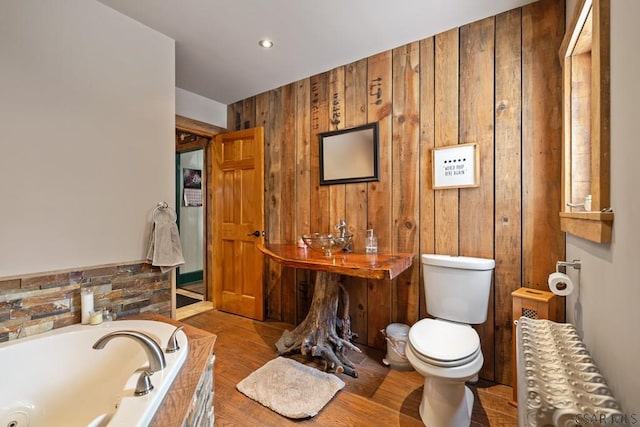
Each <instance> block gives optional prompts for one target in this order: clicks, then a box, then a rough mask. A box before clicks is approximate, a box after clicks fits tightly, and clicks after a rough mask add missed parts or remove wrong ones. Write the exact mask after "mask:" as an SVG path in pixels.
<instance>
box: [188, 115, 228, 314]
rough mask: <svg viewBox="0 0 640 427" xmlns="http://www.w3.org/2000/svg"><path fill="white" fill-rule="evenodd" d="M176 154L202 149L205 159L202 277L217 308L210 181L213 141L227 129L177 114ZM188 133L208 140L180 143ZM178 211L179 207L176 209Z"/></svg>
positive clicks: (209, 297)
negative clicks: (181, 136) (213, 276)
mask: <svg viewBox="0 0 640 427" xmlns="http://www.w3.org/2000/svg"><path fill="white" fill-rule="evenodd" d="M175 128H176V154H179V153H184V152H187V151H193V150H198V149H202V150H203V157H204V169H205V171H206V172H205V174H204V175H205V176H204V179H203V181H202V182H203V185H202V187H203V188H202V191H203V194H205V197H204V198H203V200H202V204H203V207H202V208H203V209H204V246H205V247H204V251H203V254H204V260H203V262H202V267H203V270H204V271H203V272H202V277H203V280H204V281H205V291H204V292H205V294H204V300H205V301H211V302H213V305H214V308H215V301H214V297H213V296H214V292H213V288H212V286H213V278H212V276H211V275H212V272H213V268H212V263H213V255H214V254H213V226H212V224H213V209H212V207H213V194H211V193H212V192H211V191H209V188H210V186H209V180H210V179H211V177H212V176H213V172H214V170H213V168H214V162H213V153H212V151H211V150H212V147H213V140H214V139H215V136H216V135H218V134H220V133H224V132H226V129H224V128H221V127H218V126H214V125H211V124H209V123H204V122H200V121H197V120H193V119H190V118H188V117H183V116H180V115H177V114H176V124H175ZM180 131H182V132H187V133H190V134H193V135H197V136H201V137H204V138H206V139H208V142H206V140H202V139H200V138H198V140H197V141H180V138H179V137H178V132H180ZM176 209H178V207H176Z"/></svg>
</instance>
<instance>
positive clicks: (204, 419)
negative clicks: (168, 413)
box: [182, 355, 216, 427]
mask: <svg viewBox="0 0 640 427" xmlns="http://www.w3.org/2000/svg"><path fill="white" fill-rule="evenodd" d="M215 361H216V356H215V355H211V358H210V359H209V363H207V369H206V370H205V371H204V372H203V373H202V376H201V377H200V381H199V382H198V387H197V388H196V392H195V393H194V395H193V398H192V399H191V405H190V407H189V412H188V413H187V416H186V417H185V419H184V422H183V423H182V427H213V425H214V422H215V413H214V410H213V389H214V378H213V365H214V363H215Z"/></svg>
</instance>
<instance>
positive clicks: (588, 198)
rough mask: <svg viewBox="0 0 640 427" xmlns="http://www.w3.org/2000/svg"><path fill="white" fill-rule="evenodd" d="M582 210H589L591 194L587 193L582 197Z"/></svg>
mask: <svg viewBox="0 0 640 427" xmlns="http://www.w3.org/2000/svg"><path fill="white" fill-rule="evenodd" d="M584 210H585V211H587V212H591V194H589V195H587V196H586V197H585V198H584Z"/></svg>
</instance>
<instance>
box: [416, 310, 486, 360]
mask: <svg viewBox="0 0 640 427" xmlns="http://www.w3.org/2000/svg"><path fill="white" fill-rule="evenodd" d="M409 342H410V343H411V346H412V347H413V349H414V350H415V351H416V352H417V353H418V356H419V357H420V358H421V359H423V360H425V361H427V362H429V363H433V364H435V365H439V366H456V365H461V364H464V363H467V362H468V361H471V360H472V359H473V358H474V357H476V355H477V354H478V353H479V352H480V337H479V336H478V333H477V332H476V331H475V329H473V328H472V327H470V326H468V325H460V324H457V323H453V322H447V321H443V320H436V319H422V320H420V321H419V322H418V323H416V324H415V325H413V326H412V327H411V329H410V330H409Z"/></svg>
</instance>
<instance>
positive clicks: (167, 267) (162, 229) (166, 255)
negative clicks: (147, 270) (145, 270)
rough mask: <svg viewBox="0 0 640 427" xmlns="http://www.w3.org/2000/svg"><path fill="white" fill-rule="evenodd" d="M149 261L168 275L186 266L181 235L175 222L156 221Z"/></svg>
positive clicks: (148, 253)
mask: <svg viewBox="0 0 640 427" xmlns="http://www.w3.org/2000/svg"><path fill="white" fill-rule="evenodd" d="M147 260H148V261H149V262H150V263H151V265H154V266H156V267H160V271H162V272H163V273H166V272H167V271H171V270H172V269H174V268H176V267H177V266H179V265H182V264H184V257H183V256H182V245H181V244H180V235H179V234H178V226H177V225H176V223H175V221H154V223H153V230H152V231H151V239H150V241H149V250H148V251H147Z"/></svg>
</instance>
